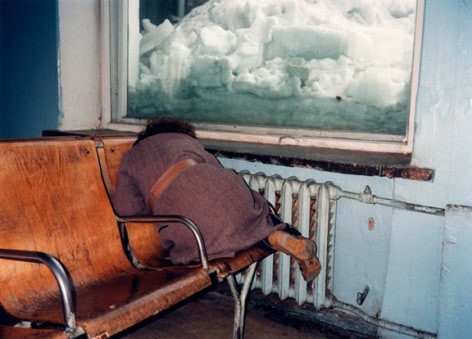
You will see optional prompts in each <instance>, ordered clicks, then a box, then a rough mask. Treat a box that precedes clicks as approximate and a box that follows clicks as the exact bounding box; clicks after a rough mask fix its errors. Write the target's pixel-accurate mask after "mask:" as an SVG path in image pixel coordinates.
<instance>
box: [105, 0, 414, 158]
mask: <svg viewBox="0 0 472 339" xmlns="http://www.w3.org/2000/svg"><path fill="white" fill-rule="evenodd" d="M110 4H111V7H110V18H111V24H112V25H111V26H110V27H111V33H112V37H114V38H112V40H111V48H110V50H111V51H112V52H114V55H113V57H112V68H111V70H112V71H111V78H112V79H113V81H112V89H113V90H112V96H111V98H112V106H111V110H112V112H113V115H112V121H113V122H114V123H128V124H133V123H144V121H146V120H147V119H149V118H152V117H156V116H175V117H179V118H183V119H187V120H189V121H191V122H193V123H195V124H196V125H197V128H198V130H199V132H200V135H201V136H203V137H204V138H208V139H219V140H227V141H235V142H254V143H258V144H276V145H296V146H302V147H327V148H338V149H349V150H367V151H377V152H386V153H391V152H394V153H410V152H411V149H412V137H413V122H414V109H415V105H416V101H415V99H416V91H417V78H418V62H419V49H420V44H421V30H422V28H421V26H422V15H423V0H398V1H391V0H370V1H369V0H367V1H348V0H329V1H328V0H293V1H286V0H258V1H253V0H240V1H233V0H209V1H205V0H175V1H171V0H167V1H164V0H163V1H155V0H139V1H138V0H133V1H126V0H123V1H111V2H110Z"/></svg>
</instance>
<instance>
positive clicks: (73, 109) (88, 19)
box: [58, 0, 102, 130]
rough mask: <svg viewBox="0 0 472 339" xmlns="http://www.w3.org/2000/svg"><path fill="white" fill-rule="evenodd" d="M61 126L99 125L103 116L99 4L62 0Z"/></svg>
mask: <svg viewBox="0 0 472 339" xmlns="http://www.w3.org/2000/svg"><path fill="white" fill-rule="evenodd" d="M58 5H59V39H60V41H59V49H60V62H59V73H60V86H61V99H60V100H61V104H60V106H61V117H60V119H59V129H61V130H75V129H90V128H97V127H98V126H99V125H100V115H101V95H102V93H101V91H102V89H101V80H100V74H101V65H100V60H101V59H100V53H101V45H100V20H99V18H100V3H99V1H97V0H81V1H77V0H60V1H58Z"/></svg>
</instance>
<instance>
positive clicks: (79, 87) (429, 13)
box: [2, 0, 472, 338]
mask: <svg viewBox="0 0 472 339" xmlns="http://www.w3.org/2000/svg"><path fill="white" fill-rule="evenodd" d="M10 1H13V0H10ZM24 1H26V0H24ZM59 18H60V19H59V28H60V48H61V59H60V64H61V67H60V77H61V78H60V84H61V88H62V98H61V101H60V104H61V107H62V111H61V112H62V116H61V120H60V127H61V128H63V129H83V128H94V127H96V126H99V125H100V123H103V124H102V126H105V127H107V121H106V120H105V121H103V122H101V121H100V119H101V117H102V115H101V113H102V112H103V111H104V110H103V109H102V106H103V107H105V106H106V102H105V101H102V98H103V97H104V96H105V97H106V95H107V93H106V92H101V83H102V82H103V80H104V79H102V78H101V75H102V74H104V73H103V70H102V69H101V62H102V58H103V56H104V54H101V48H102V47H101V46H102V45H101V32H102V31H101V27H100V25H99V19H100V1H99V0H81V1H66V0H60V1H59ZM470 18H472V1H471V0H450V1H443V0H426V5H425V23H424V36H423V49H422V58H421V75H420V87H419V93H418V103H417V116H416V130H415V145H414V156H413V164H414V165H416V166H419V167H428V168H432V169H434V178H433V180H432V181H430V182H419V181H412V180H404V179H399V178H397V179H387V178H380V177H363V176H354V175H342V174H335V173H329V172H321V171H316V170H309V169H302V168H288V167H282V166H273V165H264V164H261V163H250V162H245V161H237V160H231V159H222V162H223V163H224V164H225V165H227V166H229V167H233V168H235V169H237V170H243V169H248V170H250V171H252V172H257V171H263V172H266V173H267V174H280V175H281V176H284V177H288V176H297V177H299V178H300V179H308V178H314V179H315V180H316V181H318V182H325V181H332V182H334V183H335V184H337V185H338V186H340V187H341V188H342V189H344V190H348V191H353V192H362V191H363V190H364V187H365V186H366V185H369V186H370V187H371V189H372V191H373V193H374V194H375V195H377V196H380V197H386V198H393V199H398V200H402V201H407V202H411V203H417V204H421V205H426V206H434V207H439V208H444V209H445V210H446V213H445V216H432V215H428V214H422V213H416V212H411V211H405V210H400V209H392V208H389V207H383V206H378V205H375V206H372V205H366V204H363V203H360V202H356V201H350V200H346V199H343V200H340V201H339V204H338V211H337V220H336V249H335V272H334V273H335V274H334V295H335V296H336V298H337V299H338V300H340V301H341V302H343V303H346V304H351V305H354V306H355V307H358V308H360V309H361V310H362V311H364V312H365V313H366V314H368V315H370V316H372V317H375V316H377V317H379V318H380V319H383V320H385V321H389V322H392V323H394V324H400V325H402V326H405V327H411V328H414V329H416V330H419V331H425V332H428V333H432V334H438V336H439V337H440V338H467V337H469V335H470V333H472V300H471V295H472V292H470V288H469V286H471V285H472V277H471V273H470V272H472V267H471V266H472V265H471V260H470V258H472V246H471V245H472V238H471V237H470V236H471V228H472V221H471V216H472V215H471V213H470V208H469V207H468V206H472V189H471V188H470V183H471V182H472V171H470V169H471V168H472V155H471V153H472V134H471V133H470V130H471V127H472V88H471V87H472V55H471V54H472V52H471V48H472V43H471V41H472V20H471V19H470ZM16 91H17V92H18V91H19V92H20V93H21V92H24V91H23V90H22V89H17V90H16ZM2 106H3V105H2ZM15 108H17V107H15ZM105 108H106V107H105ZM15 111H21V109H20V108H17V109H15ZM103 117H106V115H104V116H103ZM2 121H3V118H2ZM370 218H373V220H374V221H375V227H374V229H373V230H369V228H368V222H369V219H370ZM366 285H368V286H369V287H370V293H369V295H368V297H367V299H366V301H365V303H364V304H363V305H362V306H359V305H357V304H356V295H357V292H360V291H362V290H363V289H364V287H365V286H366ZM381 334H382V335H383V336H385V337H400V336H401V335H399V334H398V333H394V332H392V331H389V330H382V333H381Z"/></svg>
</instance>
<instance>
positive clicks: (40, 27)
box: [0, 0, 60, 138]
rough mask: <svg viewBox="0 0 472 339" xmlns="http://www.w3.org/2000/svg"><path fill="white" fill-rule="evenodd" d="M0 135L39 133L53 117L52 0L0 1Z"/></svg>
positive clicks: (54, 26)
mask: <svg viewBox="0 0 472 339" xmlns="http://www.w3.org/2000/svg"><path fill="white" fill-rule="evenodd" d="M0 26H1V29H0V40H1V47H0V50H1V54H2V56H1V58H0V63H1V66H0V67H1V68H0V71H1V72H0V77H1V92H0V93H1V101H0V124H1V127H0V138H12V137H39V136H41V132H42V131H43V130H45V129H55V128H57V127H58V120H59V102H60V101H59V81H58V64H57V62H58V49H57V47H58V20H57V0H42V1H36V0H1V5H0Z"/></svg>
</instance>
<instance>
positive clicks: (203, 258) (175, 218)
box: [116, 215, 209, 271]
mask: <svg viewBox="0 0 472 339" xmlns="http://www.w3.org/2000/svg"><path fill="white" fill-rule="evenodd" d="M116 218H117V220H118V222H119V223H127V222H136V223H157V222H178V223H181V224H184V225H185V226H187V227H188V228H189V229H190V231H192V234H193V236H194V237H195V240H196V241H197V247H198V253H199V256H200V262H201V263H202V268H203V269H205V270H206V271H209V266H208V257H207V253H206V248H205V242H204V240H203V236H202V233H201V232H200V229H199V228H198V226H197V225H196V224H195V223H194V222H193V221H192V220H190V219H189V218H187V217H184V216H181V215H151V216H130V217H116Z"/></svg>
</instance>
